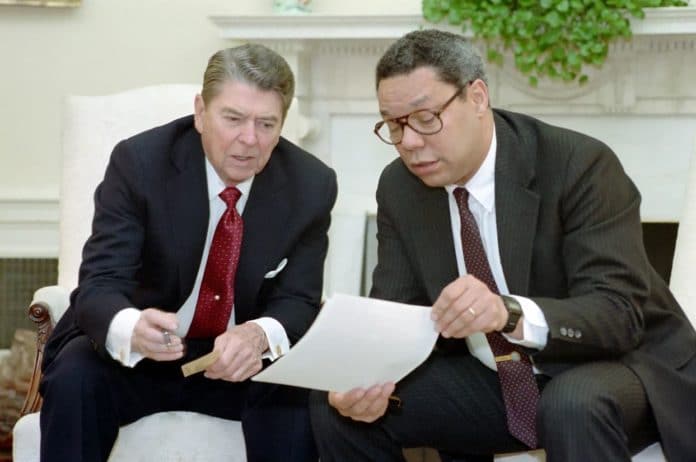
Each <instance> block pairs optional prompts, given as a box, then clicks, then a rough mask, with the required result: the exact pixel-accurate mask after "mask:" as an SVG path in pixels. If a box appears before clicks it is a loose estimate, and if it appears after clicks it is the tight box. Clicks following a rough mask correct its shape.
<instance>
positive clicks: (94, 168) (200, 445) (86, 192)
mask: <svg viewBox="0 0 696 462" xmlns="http://www.w3.org/2000/svg"><path fill="white" fill-rule="evenodd" d="M199 91H200V86H199V85H158V86H150V87H144V88H139V89H134V90H129V91H125V92H122V93H117V94H113V95H106V96H71V97H68V99H67V102H66V111H65V115H64V119H65V124H64V129H63V177H62V187H61V197H60V251H59V260H58V261H59V263H58V285H57V286H50V287H44V288H41V289H39V290H38V291H37V292H36V293H35V295H34V300H33V302H32V306H31V309H30V316H31V317H32V318H33V319H34V320H35V321H37V322H38V323H39V324H40V326H39V337H43V341H44V342H45V339H46V337H47V335H48V333H49V332H50V329H51V327H52V326H53V325H54V324H55V322H56V321H57V320H58V319H59V318H60V316H61V315H62V314H63V312H64V311H65V309H66V308H67V306H68V294H69V291H70V290H72V289H73V288H74V287H75V286H76V285H77V273H78V267H79V265H80V258H81V252H82V245H83V244H84V242H85V240H86V239H87V237H88V235H89V232H90V228H91V217H92V214H93V211H94V206H93V203H92V194H93V191H94V189H95V187H96V186H97V184H98V182H99V181H101V179H102V177H103V174H104V170H105V168H106V164H107V161H108V158H109V154H110V153H111V150H112V148H113V146H114V145H115V144H116V143H117V142H118V141H120V140H121V139H123V138H126V137H129V136H131V135H134V134H136V133H138V132H140V131H143V130H145V129H148V128H151V127H154V126H157V125H161V124H164V123H166V122H169V121H170V120H173V119H175V118H177V117H180V116H183V115H186V114H191V113H192V112H193V101H194V96H195V94H196V93H197V92H199ZM39 348H40V350H41V351H42V348H43V346H42V344H40V347H39ZM37 372H38V371H36V370H35V374H34V378H38V377H39V374H38V373H37ZM37 386H38V382H32V385H31V391H30V396H29V397H28V400H27V402H26V403H25V409H24V411H25V412H27V414H26V415H24V416H23V417H22V418H21V419H20V420H19V421H18V422H17V424H16V425H15V427H14V431H13V440H14V445H13V459H14V461H15V462H36V461H38V460H39V439H40V430H39V413H38V412H36V411H38V408H39V406H40V404H41V399H40V397H39V396H38V394H37V393H36V391H37V390H36V388H37ZM152 460H165V461H187V462H188V461H200V462H204V461H205V462H207V461H214V460H224V461H227V462H242V461H245V460H246V454H245V447H244V439H243V436H242V432H241V424H240V423H239V422H234V421H227V420H223V419H219V418H216V417H210V416H206V415H202V414H197V413H194V412H163V413H159V414H154V415H151V416H147V417H144V418H142V419H140V420H138V421H137V422H134V423H132V424H130V425H127V426H125V427H122V428H121V431H120V432H119V436H118V439H117V441H116V444H115V446H114V450H113V452H112V454H111V458H110V461H113V462H121V461H123V462H125V461H128V462H139V461H143V462H150V461H152Z"/></svg>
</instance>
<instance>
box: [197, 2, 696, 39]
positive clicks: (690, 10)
mask: <svg viewBox="0 0 696 462" xmlns="http://www.w3.org/2000/svg"><path fill="white" fill-rule="evenodd" d="M210 19H211V20H212V21H213V22H214V23H215V24H216V25H217V26H218V27H219V28H220V34H221V36H222V37H223V38H226V39H231V40H321V41H323V40H327V39H395V38H397V37H401V36H402V35H404V34H406V33H407V32H410V31H412V30H416V29H420V28H427V27H445V28H448V29H451V30H459V29H458V28H456V27H450V26H442V25H435V26H433V24H431V23H428V22H427V21H425V20H424V19H423V18H422V17H421V16H419V15H364V16H346V15H319V14H307V15H287V16H284V15H257V16H236V15H234V14H216V15H212V16H210ZM632 29H633V33H634V35H636V36H640V35H667V34H696V6H687V7H670V8H655V9H647V10H646V17H645V20H642V21H633V24H632Z"/></svg>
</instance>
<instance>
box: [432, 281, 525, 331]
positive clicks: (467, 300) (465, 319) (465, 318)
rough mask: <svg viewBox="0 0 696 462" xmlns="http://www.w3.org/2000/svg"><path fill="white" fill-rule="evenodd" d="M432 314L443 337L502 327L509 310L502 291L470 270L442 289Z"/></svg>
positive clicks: (497, 329)
mask: <svg viewBox="0 0 696 462" xmlns="http://www.w3.org/2000/svg"><path fill="white" fill-rule="evenodd" d="M431 318H432V319H433V321H435V323H436V325H437V330H438V332H440V333H441V334H442V336H443V337H445V338H448V337H454V338H464V337H468V336H469V335H471V334H473V333H476V332H484V333H488V332H493V331H499V330H501V329H502V328H503V327H505V323H507V318H508V312H507V310H506V309H505V305H504V304H503V300H502V299H501V298H500V295H498V294H496V293H493V292H491V291H490V290H489V289H488V286H487V285H486V284H484V283H483V282H481V281H479V280H478V279H476V278H475V277H474V276H471V275H469V274H468V275H466V276H462V277H460V278H457V279H456V280H455V281H454V282H452V283H450V284H448V285H447V286H446V287H445V288H444V289H442V292H441V293H440V296H439V297H438V298H437V300H435V303H434V304H433V310H432V313H431ZM520 324H521V323H520Z"/></svg>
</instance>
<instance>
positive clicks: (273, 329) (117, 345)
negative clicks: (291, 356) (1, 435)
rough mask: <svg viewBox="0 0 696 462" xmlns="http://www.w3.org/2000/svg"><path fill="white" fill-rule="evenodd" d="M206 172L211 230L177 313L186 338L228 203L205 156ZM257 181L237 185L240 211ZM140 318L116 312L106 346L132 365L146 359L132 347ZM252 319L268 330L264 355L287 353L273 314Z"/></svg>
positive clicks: (287, 344) (180, 331)
mask: <svg viewBox="0 0 696 462" xmlns="http://www.w3.org/2000/svg"><path fill="white" fill-rule="evenodd" d="M205 173H206V179H207V183H208V199H209V200H210V218H209V220H208V232H207V235H206V238H205V247H204V248H203V254H202V255H201V261H200V263H199V265H198V273H197V275H196V280H195V283H194V285H193V289H192V290H191V294H190V295H189V296H188V298H187V299H186V301H185V302H184V304H183V305H181V307H180V308H179V310H178V311H177V313H176V317H177V319H178V321H179V328H178V329H177V330H176V331H175V333H176V335H178V336H180V337H182V338H183V337H185V335H186V333H187V332H188V330H189V327H190V326H191V321H192V320H193V315H194V313H195V311H196V302H197V301H198V293H199V292H200V289H201V282H202V281H203V273H204V272H205V265H206V262H207V261H208V253H209V252H210V245H211V243H212V241H213V235H214V234H215V228H217V224H218V222H219V221H220V218H221V217H222V214H223V213H224V212H225V210H226V209H227V205H226V204H225V202H224V201H223V200H222V199H221V198H220V196H219V194H220V193H221V192H222V191H223V190H224V189H225V187H226V186H225V184H224V183H223V182H222V180H221V179H220V177H219V176H218V175H217V173H216V172H215V169H214V168H213V166H212V165H211V163H210V162H209V161H208V159H206V160H205ZM253 182H254V177H251V178H249V179H248V180H246V181H244V182H242V183H239V184H238V185H237V189H239V191H240V192H241V193H242V195H241V196H240V198H239V200H238V201H237V205H236V207H235V208H236V209H237V212H238V213H239V214H240V215H242V214H243V212H244V207H245V206H246V202H247V199H248V198H249V191H250V190H251V185H252V183H253ZM139 318H140V310H139V309H136V308H124V309H123V310H121V311H119V312H118V313H116V316H114V319H113V320H112V321H111V324H110V325H109V331H108V332H107V335H106V350H107V351H108V352H109V354H110V355H111V357H112V358H114V359H115V360H116V361H119V362H121V363H122V364H123V365H125V366H129V367H133V366H135V365H136V364H137V363H138V362H139V361H140V360H141V359H143V356H142V355H141V354H140V353H138V352H135V351H131V338H132V336H133V330H134V329H135V324H136V322H137V321H138V319H139ZM250 322H254V323H256V324H258V325H259V326H260V327H261V329H263V331H264V333H265V334H266V338H267V340H268V345H269V349H268V350H267V352H266V353H264V355H263V358H264V359H265V358H268V359H271V360H275V359H277V358H279V357H280V356H282V355H284V354H285V353H287V351H288V350H289V349H290V341H289V339H288V336H287V333H286V332H285V329H284V328H283V326H282V324H280V323H279V322H278V321H277V320H275V319H273V318H270V317H262V318H258V319H254V320H252V321H250ZM234 324H235V318H234V308H233V309H232V314H231V316H230V320H229V323H228V325H227V326H228V328H229V327H232V326H234Z"/></svg>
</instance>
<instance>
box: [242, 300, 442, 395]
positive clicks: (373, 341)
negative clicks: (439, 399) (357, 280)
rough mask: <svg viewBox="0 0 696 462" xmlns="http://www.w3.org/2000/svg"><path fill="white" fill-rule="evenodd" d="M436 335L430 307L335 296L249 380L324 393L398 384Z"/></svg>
mask: <svg viewBox="0 0 696 462" xmlns="http://www.w3.org/2000/svg"><path fill="white" fill-rule="evenodd" d="M437 336H438V333H437V331H436V330H435V324H434V323H433V321H432V320H431V319H430V307H425V306H414V305H406V304H403V303H395V302H388V301H383V300H375V299H371V298H365V297H357V296H353V295H344V294H336V295H334V296H333V297H331V298H329V299H328V300H327V301H326V303H324V306H323V307H322V309H321V310H320V312H319V315H318V316H317V318H316V320H315V321H314V324H312V326H311V327H310V328H309V330H308V331H307V333H306V334H305V335H304V337H302V338H301V339H300V341H299V342H297V344H296V345H295V346H293V347H292V348H291V349H290V351H289V352H288V353H287V354H286V355H285V356H283V357H282V358H279V359H277V360H276V361H275V362H274V363H273V364H271V365H270V366H268V367H267V368H266V369H264V370H263V371H261V372H260V373H259V374H257V375H255V376H254V377H253V378H252V380H255V381H260V382H271V383H280V384H285V385H294V386H298V387H304V388H313V389H316V390H325V391H329V390H331V391H348V390H351V389H353V388H356V387H369V386H371V385H375V384H380V383H384V382H398V381H399V380H401V379H402V378H404V377H405V376H406V375H407V374H408V373H410V372H411V371H412V370H413V369H415V368H416V367H418V366H419V365H420V364H421V363H422V362H423V361H425V359H426V358H427V357H428V356H429V355H430V353H431V351H432V349H433V346H434V345H435V341H436V340H437Z"/></svg>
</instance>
